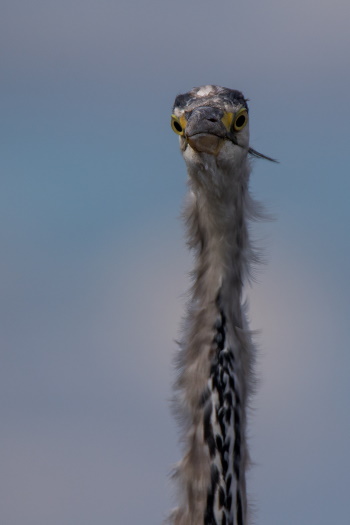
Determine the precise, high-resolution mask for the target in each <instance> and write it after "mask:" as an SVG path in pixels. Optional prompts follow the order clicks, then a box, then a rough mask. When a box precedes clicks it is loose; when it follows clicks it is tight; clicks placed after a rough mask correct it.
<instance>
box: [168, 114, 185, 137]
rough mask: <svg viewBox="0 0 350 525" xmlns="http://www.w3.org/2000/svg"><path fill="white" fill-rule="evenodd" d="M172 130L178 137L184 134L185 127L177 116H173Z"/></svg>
mask: <svg viewBox="0 0 350 525" xmlns="http://www.w3.org/2000/svg"><path fill="white" fill-rule="evenodd" d="M171 128H172V130H173V131H175V133H176V134H177V135H183V134H184V126H183V125H182V123H181V122H180V119H178V118H177V117H176V116H175V115H171Z"/></svg>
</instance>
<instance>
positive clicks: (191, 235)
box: [169, 85, 276, 525]
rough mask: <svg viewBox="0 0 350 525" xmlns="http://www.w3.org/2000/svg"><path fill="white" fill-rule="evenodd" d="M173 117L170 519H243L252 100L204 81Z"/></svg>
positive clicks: (254, 213) (223, 523)
mask: <svg viewBox="0 0 350 525" xmlns="http://www.w3.org/2000/svg"><path fill="white" fill-rule="evenodd" d="M171 127H172V129H173V131H174V132H175V133H176V134H177V135H178V136H179V143H180V150H181V153H182V155H183V158H184V160H185V163H186V167H187V172H188V186H189V191H188V195H187V199H186V203H185V207H184V213H183V215H184V220H185V224H186V228H187V243H188V247H189V248H190V250H192V252H193V253H194V269H193V272H192V286H191V289H190V293H189V297H190V298H189V301H188V304H187V311H186V317H185V319H184V325H183V329H182V336H181V339H180V341H179V350H178V354H177V356H176V360H177V367H178V375H177V379H176V383H175V388H174V391H175V395H174V409H175V413H176V415H177V416H178V418H179V420H180V422H181V427H182V438H183V439H182V442H183V447H184V451H183V452H184V455H183V459H182V460H181V461H180V462H179V463H178V464H177V466H176V467H175V472H174V477H175V479H176V484H177V487H178V502H177V503H178V506H177V507H176V508H175V509H174V510H173V511H172V513H171V515H170V517H169V523H171V524H172V525H247V523H248V521H249V515H248V510H249V506H248V505H247V495H246V470H247V467H248V465H249V453H248V447H247V430H246V428H247V407H248V403H249V399H250V396H251V394H252V393H253V390H254V373H253V365H254V358H255V347H254V344H253V340H252V334H251V332H250V331H249V328H248V320H247V311H246V305H245V301H244V300H243V295H242V292H243V285H244V283H245V282H246V281H247V280H249V279H250V276H251V267H252V265H253V264H254V263H257V262H258V260H259V254H258V252H257V250H256V249H254V247H253V246H252V243H251V241H250V239H249V231H248V223H249V220H252V219H256V218H259V217H260V216H261V215H262V208H261V206H260V205H259V204H258V203H257V202H256V201H255V200H254V199H253V198H252V196H251V195H250V193H249V175H250V158H249V157H250V156H253V157H257V158H265V159H267V160H270V161H274V162H276V161H275V160H274V159H272V158H271V157H267V156H265V155H263V154H261V153H259V152H257V151H256V150H254V149H253V148H252V147H250V144H249V110H248V105H247V99H245V98H244V96H243V94H242V93H241V92H240V91H236V90H233V89H228V88H224V87H219V86H214V85H206V86H202V87H197V88H193V89H192V90H191V91H189V92H187V93H185V94H180V95H178V96H177V97H176V99H175V103H174V106H173V110H172V115H171Z"/></svg>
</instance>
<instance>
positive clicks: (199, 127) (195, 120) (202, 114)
mask: <svg viewBox="0 0 350 525" xmlns="http://www.w3.org/2000/svg"><path fill="white" fill-rule="evenodd" d="M223 117H224V112H223V111H222V110H221V109H218V108H212V107H208V106H203V107H198V108H196V109H194V110H193V111H192V113H191V114H190V116H189V117H188V119H187V123H186V128H185V133H184V137H185V139H186V140H187V142H188V144H189V145H190V146H191V148H192V149H194V150H195V151H197V152H200V153H208V154H209V155H215V156H216V155H218V154H219V152H220V150H221V148H222V146H223V144H224V142H225V140H226V139H227V128H226V125H225V124H226V122H224V121H223Z"/></svg>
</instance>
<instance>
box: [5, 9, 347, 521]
mask: <svg viewBox="0 0 350 525" xmlns="http://www.w3.org/2000/svg"><path fill="white" fill-rule="evenodd" d="M349 16H350V4H349V2H348V0H333V1H332V2H329V1H327V2H326V1H322V0H321V1H320V0H317V1H316V0H295V1H294V2H285V1H281V0H265V1H264V2H261V1H258V0H251V1H249V0H245V1H235V2H233V1H232V0H231V1H228V0H217V1H216V2H212V1H209V0H208V1H207V0H187V1H184V0H178V1H176V2H175V1H172V2H169V1H167V0H162V1H161V0H150V1H147V2H145V1H141V0H136V1H130V0H128V1H126V0H125V1H124V0H118V1H114V2H113V1H108V0H99V1H97V0H86V1H82V0H69V1H68V0H60V1H59V2H58V1H57V0H55V1H53V0H37V1H35V0H29V1H25V0H22V1H21V0H2V1H1V3H0V61H1V64H0V71H1V73H0V74H1V113H0V115H1V125H0V129H1V141H0V170H1V174H0V214H1V215H0V236H1V248H2V249H1V258H0V265H1V266H0V268H1V271H0V280H1V281H0V282H1V294H0V301H1V331H0V332H1V357H0V370H1V371H0V374H1V375H0V399H1V431H0V451H1V455H0V521H1V524H2V525H97V524H98V525H126V524H130V525H132V524H142V525H156V524H160V523H161V521H162V519H163V518H164V517H165V515H166V514H167V512H168V510H169V509H170V507H171V506H172V505H173V501H172V491H171V486H170V483H169V481H168V473H169V471H170V468H171V465H172V464H173V463H174V462H176V461H177V460H178V459H179V458H180V452H179V449H178V446H177V428H176V425H175V423H174V422H173V420H172V418H171V416H170V414H169V408H168V399H169V397H170V395H171V382H172V379H173V371H172V365H171V360H172V356H173V355H174V352H175V351H176V345H175V343H174V342H173V340H174V339H175V338H176V337H177V336H178V326H179V321H180V317H181V315H182V312H183V303H184V297H183V295H182V294H183V292H185V290H186V288H187V286H188V277H187V273H188V271H189V269H190V267H191V258H190V256H189V255H188V254H187V251H186V249H185V247H184V239H183V227H182V224H181V222H180V220H179V219H178V217H179V213H180V208H181V203H182V200H183V196H184V194H185V185H186V174H185V167H184V163H183V161H182V159H181V157H180V154H179V152H178V141H177V137H176V136H175V135H174V133H173V132H172V131H171V129H170V125H169V121H170V112H171V105H172V103H173V100H174V97H175V95H176V94H178V93H181V92H184V91H187V90H188V89H190V88H192V87H193V86H198V85H202V84H207V83H215V84H219V85H223V86H227V87H230V88H236V89H240V90H242V91H243V92H244V94H245V96H246V97H248V98H249V99H250V109H251V111H250V115H251V130H252V131H251V135H252V141H251V142H252V146H253V147H254V148H256V149H257V150H259V151H262V152H263V153H265V154H267V155H271V156H273V157H276V158H278V159H279V160H280V164H279V165H273V164H271V163H268V162H266V161H263V160H260V161H255V162H254V171H253V175H252V183H251V187H252V192H253V193H254V195H255V196H256V197H257V198H259V199H260V200H262V201H263V202H264V203H265V204H266V207H267V208H268V210H269V211H271V212H273V213H274V214H275V215H276V217H277V220H276V222H273V223H270V224H265V225H262V226H259V225H258V226H255V227H254V231H255V234H256V236H257V237H258V238H260V239H262V241H261V244H262V245H264V246H266V254H267V259H268V264H267V266H266V267H263V268H262V269H261V272H260V273H259V275H258V281H259V282H258V283H257V284H255V285H254V286H253V288H252V289H251V290H250V291H249V295H250V303H251V309H250V312H251V326H252V328H254V329H261V330H262V332H261V334H260V336H259V337H258V342H259V347H260V353H259V359H258V364H257V372H258V375H259V377H260V388H259V390H258V394H257V396H256V397H255V399H254V413H253V414H252V418H251V423H250V427H249V428H250V431H249V433H250V447H251V454H252V458H253V460H254V461H255V463H256V466H255V467H254V468H253V469H252V471H251V473H250V475H249V491H250V493H251V494H252V496H253V500H254V502H255V506H256V514H255V522H256V523H257V524H258V525H273V524H276V525H295V524H298V525H313V524H317V525H329V524H330V523H332V524H335V525H341V524H347V523H348V522H349V513H350V509H349V507H350V503H349V501H350V500H349V496H350V493H349V491H350V489H349V487H350V457H349V444H350V410H349V406H348V405H349V399H350V351H349V342H350V335H349V324H350V319H349V311H350V301H349V294H350V283H349V258H350V241H349V233H348V231H349V219H350V206H349V204H350V197H349V192H350V177H349V131H348V130H349V119H350V106H349V89H350V68H349V66H350V64H349V62H350V59H349V56H350V53H349V50H350V31H349Z"/></svg>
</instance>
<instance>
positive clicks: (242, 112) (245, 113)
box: [233, 108, 248, 131]
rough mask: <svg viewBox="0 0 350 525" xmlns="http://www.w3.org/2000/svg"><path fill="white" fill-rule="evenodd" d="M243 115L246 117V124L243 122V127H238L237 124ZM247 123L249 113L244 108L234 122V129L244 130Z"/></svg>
mask: <svg viewBox="0 0 350 525" xmlns="http://www.w3.org/2000/svg"><path fill="white" fill-rule="evenodd" d="M242 115H244V117H245V120H244V122H243V124H242V125H241V126H237V125H236V122H237V120H238V119H239V117H241V116H242ZM247 122H248V113H247V110H246V109H244V108H242V109H240V110H239V111H238V113H237V114H236V116H235V120H234V123H233V127H234V129H235V130H236V131H241V129H243V128H244V126H245V125H246V124H247Z"/></svg>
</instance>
